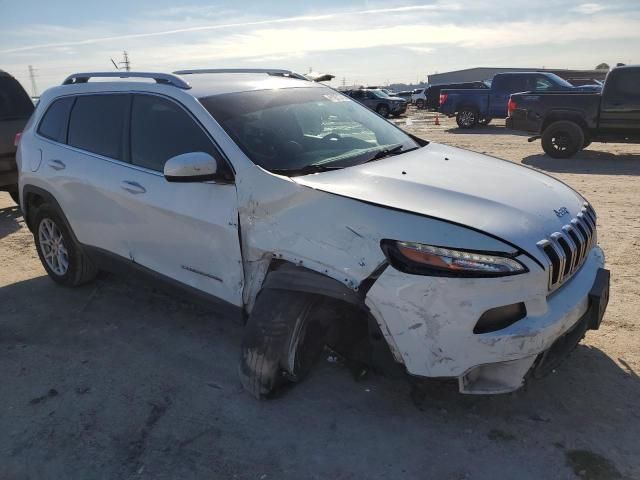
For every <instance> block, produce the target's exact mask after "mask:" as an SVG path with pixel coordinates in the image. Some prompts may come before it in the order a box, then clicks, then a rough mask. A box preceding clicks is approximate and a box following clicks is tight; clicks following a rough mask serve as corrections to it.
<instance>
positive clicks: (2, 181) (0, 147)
mask: <svg viewBox="0 0 640 480" xmlns="http://www.w3.org/2000/svg"><path fill="white" fill-rule="evenodd" d="M33 109H34V107H33V102H32V101H31V99H30V98H29V95H27V92H25V90H24V88H22V85H20V82H18V81H17V80H16V79H15V78H13V77H12V76H11V75H9V74H8V73H7V72H4V71H2V70H0V191H5V192H9V194H10V195H11V198H13V200H14V201H15V202H16V203H19V198H18V169H17V167H16V146H15V143H16V135H17V134H19V133H20V132H22V129H23V128H24V126H25V124H26V123H27V121H28V120H29V117H30V116H31V114H32V113H33Z"/></svg>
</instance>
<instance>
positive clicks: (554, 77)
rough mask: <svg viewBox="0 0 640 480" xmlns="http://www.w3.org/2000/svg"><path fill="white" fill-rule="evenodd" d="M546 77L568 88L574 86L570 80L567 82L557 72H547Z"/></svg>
mask: <svg viewBox="0 0 640 480" xmlns="http://www.w3.org/2000/svg"><path fill="white" fill-rule="evenodd" d="M546 77H547V78H548V79H550V80H552V81H553V82H554V83H555V84H556V85H559V86H561V87H566V88H574V86H573V85H571V84H570V83H569V82H567V81H566V80H565V79H564V78H562V77H559V76H558V75H556V74H555V73H547V74H546Z"/></svg>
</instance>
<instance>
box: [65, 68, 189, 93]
mask: <svg viewBox="0 0 640 480" xmlns="http://www.w3.org/2000/svg"><path fill="white" fill-rule="evenodd" d="M90 78H151V79H153V80H155V81H156V83H160V84H163V85H173V86H174V87H178V88H182V89H184V90H188V89H190V88H191V85H189V84H188V83H187V82H185V81H184V80H183V79H182V78H180V77H178V76H177V75H172V74H170V73H154V72H86V73H74V74H71V75H69V76H68V77H67V78H66V79H65V80H64V82H62V84H63V85H73V84H76V83H87V82H88V81H89V79H90Z"/></svg>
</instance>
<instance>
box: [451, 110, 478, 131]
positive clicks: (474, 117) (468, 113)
mask: <svg viewBox="0 0 640 480" xmlns="http://www.w3.org/2000/svg"><path fill="white" fill-rule="evenodd" d="M456 123H457V124H458V127H460V128H465V129H467V128H473V127H475V126H476V125H477V124H478V112H477V111H476V110H475V109H472V108H463V109H462V110H460V111H459V112H458V114H457V115H456Z"/></svg>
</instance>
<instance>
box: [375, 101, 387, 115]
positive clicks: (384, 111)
mask: <svg viewBox="0 0 640 480" xmlns="http://www.w3.org/2000/svg"><path fill="white" fill-rule="evenodd" d="M376 112H378V115H381V116H383V117H384V118H387V117H388V116H389V107H388V106H387V105H385V104H382V105H378V108H376Z"/></svg>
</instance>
